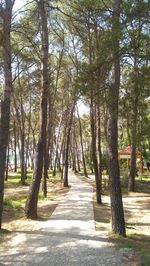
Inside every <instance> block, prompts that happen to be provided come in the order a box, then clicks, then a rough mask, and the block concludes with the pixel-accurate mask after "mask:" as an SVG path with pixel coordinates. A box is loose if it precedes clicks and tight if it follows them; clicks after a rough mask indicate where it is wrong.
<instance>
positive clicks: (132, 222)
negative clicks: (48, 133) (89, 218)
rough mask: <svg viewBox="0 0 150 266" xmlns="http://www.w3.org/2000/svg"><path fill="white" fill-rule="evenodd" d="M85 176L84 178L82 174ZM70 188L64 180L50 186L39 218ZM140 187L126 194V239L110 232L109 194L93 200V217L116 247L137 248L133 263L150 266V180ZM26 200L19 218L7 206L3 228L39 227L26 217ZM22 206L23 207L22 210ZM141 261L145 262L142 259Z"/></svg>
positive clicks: (9, 192) (21, 189) (20, 190)
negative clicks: (99, 200) (63, 182)
mask: <svg viewBox="0 0 150 266" xmlns="http://www.w3.org/2000/svg"><path fill="white" fill-rule="evenodd" d="M81 178H83V177H81ZM83 179H84V180H85V181H86V182H89V183H90V184H91V185H94V182H93V180H91V179H85V178H83ZM68 190H69V188H64V187H63V184H62V183H61V182H54V183H53V184H51V186H50V187H49V194H48V198H47V199H46V200H39V212H38V215H39V217H42V219H47V218H48V217H49V216H50V215H51V214H52V213H53V211H54V209H55V208H56V206H57V205H58V204H59V202H60V200H61V199H62V197H64V195H65V194H66V193H67V192H68ZM137 190H138V191H142V192H135V193H129V194H127V193H125V194H124V195H123V202H124V209H125V220H126V229H127V238H126V239H122V238H120V237H117V238H116V237H114V236H112V235H111V234H110V230H111V223H110V220H111V214H110V202H109V201H110V200H109V196H108V195H107V193H105V195H103V204H102V205H98V204H96V202H95V200H94V217H95V225H96V230H100V231H102V232H103V233H104V234H107V235H108V237H110V239H111V240H112V241H114V242H115V243H116V247H131V248H133V249H134V250H135V252H136V254H137V256H136V262H135V264H134V265H144V266H150V255H149V251H150V181H140V182H138V183H137ZM27 191H28V187H18V188H16V189H15V192H14V189H7V190H6V195H7V196H11V195H13V197H16V198H17V196H18V195H21V194H22V195H24V194H25V193H27ZM148 192H149V193H148ZM24 203H25V200H24V202H23V203H22V206H21V207H19V209H18V212H19V213H21V214H22V215H21V217H19V218H16V216H17V213H16V210H13V209H11V208H7V207H6V208H5V209H4V215H3V221H4V228H5V229H7V230H10V231H14V230H16V229H17V231H18V230H23V229H26V228H28V230H29V229H30V230H35V229H36V230H37V229H39V228H38V222H36V221H32V220H27V219H25V217H24ZM20 208H21V210H20ZM3 237H4V236H3V234H1V235H0V240H1V241H2V239H3ZM10 238H11V234H7V236H6V235H5V243H6V245H7V241H6V240H7V239H9V240H10ZM140 261H142V262H140Z"/></svg>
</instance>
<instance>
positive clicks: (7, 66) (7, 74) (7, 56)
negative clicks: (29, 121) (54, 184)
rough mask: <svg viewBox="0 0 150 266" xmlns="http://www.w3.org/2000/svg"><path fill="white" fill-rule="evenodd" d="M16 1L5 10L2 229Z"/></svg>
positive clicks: (0, 184)
mask: <svg viewBox="0 0 150 266" xmlns="http://www.w3.org/2000/svg"><path fill="white" fill-rule="evenodd" d="M13 4H14V1H11V0H6V1H5V5H6V6H5V8H4V10H3V11H2V12H3V58H4V78H5V85H4V94H3V98H2V100H1V118H0V229H1V226H2V212H3V195H4V178H5V165H6V151H7V147H8V136H9V121H10V102H11V94H12V70H11V38H10V30H11V18H12V8H13Z"/></svg>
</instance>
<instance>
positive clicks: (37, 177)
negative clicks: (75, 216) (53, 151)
mask: <svg viewBox="0 0 150 266" xmlns="http://www.w3.org/2000/svg"><path fill="white" fill-rule="evenodd" d="M37 4H38V11H39V15H40V22H41V42H42V46H41V103H40V129H39V139H38V143H37V147H36V154H35V163H34V171H33V176H32V183H31V185H30V190H29V195H28V198H27V201H26V206H25V213H26V216H27V217H28V218H31V219H36V218H37V203H38V193H39V188H40V182H41V177H42V170H43V159H44V154H45V149H46V127H47V96H48V85H49V83H48V28H47V14H46V7H45V2H44V0H39V1H37Z"/></svg>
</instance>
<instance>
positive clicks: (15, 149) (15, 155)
mask: <svg viewBox="0 0 150 266" xmlns="http://www.w3.org/2000/svg"><path fill="white" fill-rule="evenodd" d="M13 129H14V166H15V169H14V171H15V173H16V172H17V136H16V122H15V121H14V128H13Z"/></svg>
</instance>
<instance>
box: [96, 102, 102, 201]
mask: <svg viewBox="0 0 150 266" xmlns="http://www.w3.org/2000/svg"><path fill="white" fill-rule="evenodd" d="M97 109H98V111H97V116H98V117H97V120H98V128H97V131H98V132H97V137H98V159H99V161H98V169H99V182H100V194H102V151H101V114H100V107H99V106H98V108H97ZM100 200H101V202H100V203H102V197H101V198H100Z"/></svg>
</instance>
